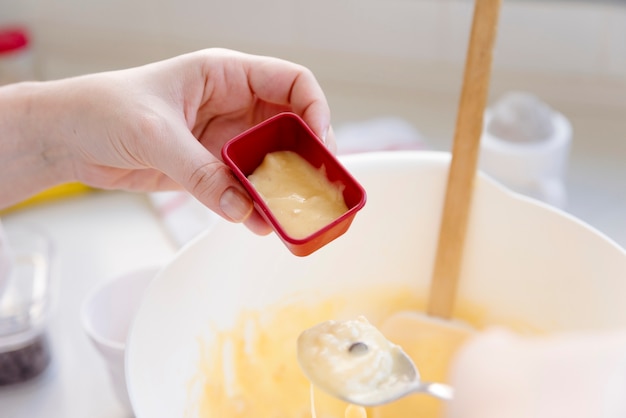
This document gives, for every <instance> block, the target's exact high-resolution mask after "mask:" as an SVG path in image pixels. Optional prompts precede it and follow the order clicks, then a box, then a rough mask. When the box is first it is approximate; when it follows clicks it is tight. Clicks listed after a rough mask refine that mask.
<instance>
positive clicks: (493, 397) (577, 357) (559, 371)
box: [446, 330, 626, 418]
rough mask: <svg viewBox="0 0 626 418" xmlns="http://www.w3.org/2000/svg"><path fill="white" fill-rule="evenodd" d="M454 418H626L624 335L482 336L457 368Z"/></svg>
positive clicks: (488, 333) (461, 354)
mask: <svg viewBox="0 0 626 418" xmlns="http://www.w3.org/2000/svg"><path fill="white" fill-rule="evenodd" d="M451 383H452V385H453V386H454V388H455V397H454V399H453V400H452V401H451V402H450V403H449V404H448V408H447V414H446V417H448V418H502V417H506V418H528V417H533V418H554V417H568V418H587V417H601V418H619V417H625V416H626V398H625V396H624V394H626V330H621V331H620V330H616V331H604V332H585V333H583V332H581V333H567V334H557V335H549V336H535V337H522V336H519V335H516V334H513V333H512V332H509V331H506V330H490V331H486V332H483V333H480V334H478V335H477V336H476V337H474V338H473V339H472V340H470V341H469V342H468V343H467V344H466V345H465V346H464V347H463V348H462V349H461V351H460V352H459V354H458V356H457V358H456V361H455V362H454V364H453V366H452V376H451Z"/></svg>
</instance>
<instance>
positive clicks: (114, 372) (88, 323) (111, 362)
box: [81, 267, 160, 411]
mask: <svg viewBox="0 0 626 418" xmlns="http://www.w3.org/2000/svg"><path fill="white" fill-rule="evenodd" d="M159 270H160V267H145V268H142V269H138V270H133V271H130V272H128V273H126V274H123V275H121V276H117V277H115V278H113V279H111V280H108V281H106V282H105V283H102V284H101V285H99V286H97V287H96V288H94V289H93V290H92V291H91V293H90V294H89V295H88V296H87V298H86V299H85V301H84V302H83V305H82V309H81V319H82V324H83V328H84V330H85V333H86V334H87V336H88V337H89V339H90V340H91V342H92V343H93V345H94V347H95V348H96V349H97V350H98V352H99V353H100V355H101V356H102V359H103V360H104V362H105V364H106V366H107V369H108V371H109V373H110V376H111V383H112V386H113V389H114V391H115V395H116V396H117V398H118V399H119V401H120V403H121V404H122V405H123V406H124V407H125V408H126V409H128V411H132V407H131V404H130V400H129V398H128V390H127V388H126V379H125V374H124V368H125V361H124V356H125V350H126V338H127V336H128V331H129V329H130V325H131V323H132V320H133V318H134V315H135V311H136V310H137V308H138V307H139V303H140V301H141V298H142V297H143V295H144V293H145V290H146V289H147V288H148V285H149V284H150V283H151V282H152V279H153V278H154V277H155V276H156V275H157V273H158V271H159Z"/></svg>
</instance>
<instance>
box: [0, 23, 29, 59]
mask: <svg viewBox="0 0 626 418" xmlns="http://www.w3.org/2000/svg"><path fill="white" fill-rule="evenodd" d="M28 45H29V38H28V32H27V31H26V29H23V28H4V29H0V54H8V53H11V52H15V51H19V50H22V49H26V48H28Z"/></svg>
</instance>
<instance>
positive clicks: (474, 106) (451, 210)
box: [427, 0, 500, 318]
mask: <svg viewBox="0 0 626 418" xmlns="http://www.w3.org/2000/svg"><path fill="white" fill-rule="evenodd" d="M499 11H500V0H476V2H475V5H474V17H473V22H472V30H471V36H470V41H469V46H468V51H467V57H466V62H465V72H464V76H463V87H462V91H461V99H460V103H459V110H458V115H457V121H456V128H455V129H456V130H455V134H454V145H453V149H452V160H451V162H450V169H449V172H448V183H447V189H446V196H445V202H444V208H443V213H442V221H441V226H440V230H439V242H438V246H437V255H436V258H435V266H434V270H433V277H432V283H431V290H430V299H429V303H428V307H427V313H428V314H429V315H433V316H438V317H441V318H450V317H451V316H452V311H453V309H454V302H455V299H456V292H457V287H458V281H459V274H460V271H461V262H462V260H463V247H464V242H465V233H466V229H467V221H468V218H469V211H470V207H471V202H472V194H473V188H474V178H475V177H476V168H477V164H478V155H479V149H480V137H481V135H482V129H483V113H484V111H485V106H486V103H487V96H488V94H489V79H490V76H491V62H492V55H493V47H494V44H495V39H496V32H497V30H496V29H497V24H498V15H499Z"/></svg>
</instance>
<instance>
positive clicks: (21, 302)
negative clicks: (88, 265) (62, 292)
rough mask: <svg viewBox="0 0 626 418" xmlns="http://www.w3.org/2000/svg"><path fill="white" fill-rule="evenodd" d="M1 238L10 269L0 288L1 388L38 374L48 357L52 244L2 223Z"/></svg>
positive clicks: (47, 363)
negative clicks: (3, 239)
mask: <svg viewBox="0 0 626 418" xmlns="http://www.w3.org/2000/svg"><path fill="white" fill-rule="evenodd" d="M0 227H1V225H0ZM4 238H5V244H7V243H8V245H4V246H3V248H4V250H8V252H6V251H5V257H4V259H5V260H6V259H7V257H8V258H9V260H10V262H11V268H10V269H8V275H7V277H6V278H5V283H4V285H3V290H2V293H0V387H1V386H5V385H11V384H16V383H21V382H25V381H28V380H31V379H33V378H34V377H36V376H39V375H40V374H41V373H42V372H43V371H44V370H46V368H47V367H48V365H49V363H50V359H51V355H50V349H49V345H48V341H47V337H46V329H47V325H48V321H49V318H50V312H51V300H52V297H51V286H50V243H49V241H48V239H46V238H45V237H44V236H43V235H42V234H41V233H39V232H37V231H35V230H32V229H28V228H24V227H19V228H18V227H11V228H9V227H5V234H4ZM7 254H8V255H7Z"/></svg>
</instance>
